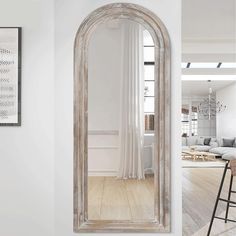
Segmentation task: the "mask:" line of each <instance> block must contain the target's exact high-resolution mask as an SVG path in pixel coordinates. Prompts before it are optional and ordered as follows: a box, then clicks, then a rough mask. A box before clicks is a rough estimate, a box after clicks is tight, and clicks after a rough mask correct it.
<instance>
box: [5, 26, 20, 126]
mask: <svg viewBox="0 0 236 236" xmlns="http://www.w3.org/2000/svg"><path fill="white" fill-rule="evenodd" d="M20 125H21V28H20V27H0V126H20Z"/></svg>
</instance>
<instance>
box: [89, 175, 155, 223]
mask: <svg viewBox="0 0 236 236" xmlns="http://www.w3.org/2000/svg"><path fill="white" fill-rule="evenodd" d="M88 218H89V220H129V221H131V220H132V221H134V220H136V221H141V220H154V182H153V176H151V177H150V176H149V177H146V179H145V180H135V179H128V180H121V179H117V178H116V177H97V176H93V177H91V176H90V177H89V178H88Z"/></svg>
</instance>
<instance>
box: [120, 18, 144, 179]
mask: <svg viewBox="0 0 236 236" xmlns="http://www.w3.org/2000/svg"><path fill="white" fill-rule="evenodd" d="M122 29H123V77H122V82H121V108H120V113H121V117H120V130H119V137H120V150H119V151H120V152H119V153H120V166H119V171H118V178H123V179H126V178H137V179H143V178H144V166H143V145H144V60H143V29H142V27H141V25H139V24H137V23H135V22H131V21H129V22H128V21H127V22H126V23H124V24H123V26H122Z"/></svg>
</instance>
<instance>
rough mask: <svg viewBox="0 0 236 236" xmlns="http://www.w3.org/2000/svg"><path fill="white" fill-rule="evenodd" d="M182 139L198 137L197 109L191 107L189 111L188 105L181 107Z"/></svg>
mask: <svg viewBox="0 0 236 236" xmlns="http://www.w3.org/2000/svg"><path fill="white" fill-rule="evenodd" d="M181 121H182V137H189V136H197V135H198V112H197V107H196V106H192V109H191V111H189V105H183V106H182V119H181Z"/></svg>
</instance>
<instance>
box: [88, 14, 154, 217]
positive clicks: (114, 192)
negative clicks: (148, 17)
mask: <svg viewBox="0 0 236 236" xmlns="http://www.w3.org/2000/svg"><path fill="white" fill-rule="evenodd" d="M88 51H89V56H88V218H89V220H132V221H134V220H137V221H139V220H150V219H154V178H153V177H154V171H153V170H154V168H155V167H154V166H153V156H154V143H155V136H154V128H155V127H154V118H155V117H154V113H155V112H154V111H155V106H154V98H155V89H154V88H155V82H154V57H155V55H154V43H153V40H152V37H151V35H150V34H149V32H148V31H147V30H146V29H144V28H143V27H142V26H141V25H140V24H138V23H136V22H133V21H131V20H125V19H119V20H111V21H109V22H106V23H103V24H101V25H100V26H99V27H98V28H97V29H96V31H95V32H94V33H93V34H92V36H91V39H90V42H89V50H88Z"/></svg>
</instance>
